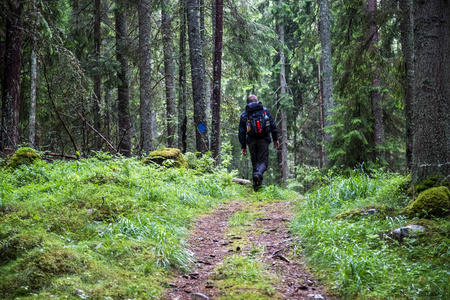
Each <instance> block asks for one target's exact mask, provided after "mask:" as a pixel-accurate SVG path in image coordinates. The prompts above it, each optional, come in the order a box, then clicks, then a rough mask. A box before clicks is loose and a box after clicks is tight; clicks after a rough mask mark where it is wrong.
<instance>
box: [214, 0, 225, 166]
mask: <svg viewBox="0 0 450 300" xmlns="http://www.w3.org/2000/svg"><path fill="white" fill-rule="evenodd" d="M215 12H216V17H215V21H216V24H215V26H214V28H215V30H216V32H215V33H214V37H215V41H214V49H215V51H214V65H213V73H214V74H213V96H212V100H211V115H212V122H211V150H212V152H213V157H214V159H216V162H218V161H219V155H220V91H221V80H222V37H223V0H216V2H215Z"/></svg>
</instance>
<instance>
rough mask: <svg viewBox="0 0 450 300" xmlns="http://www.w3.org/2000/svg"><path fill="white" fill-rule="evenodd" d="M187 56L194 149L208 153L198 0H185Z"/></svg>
mask: <svg viewBox="0 0 450 300" xmlns="http://www.w3.org/2000/svg"><path fill="white" fill-rule="evenodd" d="M187 19H188V36H189V54H190V60H191V77H192V95H193V100H194V123H195V127H196V128H195V142H196V149H197V151H198V152H200V153H205V152H206V151H208V130H207V126H206V102H205V88H204V82H205V60H204V57H203V49H202V48H203V46H202V40H201V35H200V24H199V5H198V0H187Z"/></svg>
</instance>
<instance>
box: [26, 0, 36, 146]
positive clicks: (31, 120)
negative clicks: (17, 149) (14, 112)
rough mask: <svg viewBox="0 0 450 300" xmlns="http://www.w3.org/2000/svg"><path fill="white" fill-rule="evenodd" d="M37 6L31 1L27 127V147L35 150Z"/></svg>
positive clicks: (34, 1) (34, 0)
mask: <svg viewBox="0 0 450 300" xmlns="http://www.w3.org/2000/svg"><path fill="white" fill-rule="evenodd" d="M37 11H38V10H37V6H36V0H33V30H32V33H31V34H32V36H33V37H32V41H31V61H30V116H29V125H28V140H29V146H30V147H31V148H34V149H36V141H35V137H36V86H37V52H36V48H37V37H36V36H37V32H36V30H37V25H38V18H37Z"/></svg>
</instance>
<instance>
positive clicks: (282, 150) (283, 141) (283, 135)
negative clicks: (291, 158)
mask: <svg viewBox="0 0 450 300" xmlns="http://www.w3.org/2000/svg"><path fill="white" fill-rule="evenodd" d="M278 4H279V5H280V7H282V5H283V0H279V1H278ZM281 19H283V16H282V15H281ZM279 34H280V43H281V47H284V22H283V21H282V20H280V25H279ZM279 53H280V97H279V99H278V101H277V108H278V116H279V118H278V119H279V130H278V132H280V136H279V140H280V146H279V149H278V158H279V161H278V163H279V168H280V172H281V178H282V182H283V185H284V186H286V185H287V179H288V174H289V166H288V150H287V122H286V111H285V109H284V107H283V105H282V103H281V101H283V100H284V99H286V98H287V94H286V87H287V84H286V61H285V56H284V50H283V48H281V49H280V52H279Z"/></svg>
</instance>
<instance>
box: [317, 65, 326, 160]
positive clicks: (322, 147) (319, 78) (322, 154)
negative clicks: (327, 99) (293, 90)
mask: <svg viewBox="0 0 450 300" xmlns="http://www.w3.org/2000/svg"><path fill="white" fill-rule="evenodd" d="M317 73H318V74H317V81H318V85H319V128H320V141H321V143H320V167H324V166H325V164H326V155H325V130H324V124H325V122H324V105H323V84H322V64H321V63H320V62H319V63H318V64H317Z"/></svg>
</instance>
